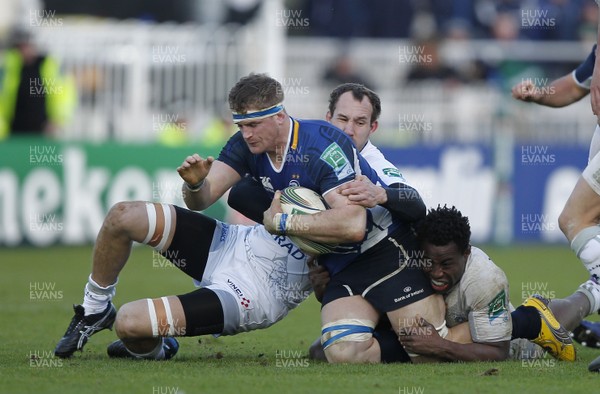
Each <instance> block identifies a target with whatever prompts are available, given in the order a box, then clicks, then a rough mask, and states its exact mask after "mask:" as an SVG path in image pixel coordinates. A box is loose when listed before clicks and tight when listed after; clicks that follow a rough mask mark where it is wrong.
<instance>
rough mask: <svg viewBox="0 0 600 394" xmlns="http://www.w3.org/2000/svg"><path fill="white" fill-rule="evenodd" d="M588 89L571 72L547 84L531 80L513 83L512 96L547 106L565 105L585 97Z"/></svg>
mask: <svg viewBox="0 0 600 394" xmlns="http://www.w3.org/2000/svg"><path fill="white" fill-rule="evenodd" d="M588 93H589V91H588V90H587V89H584V88H582V87H581V86H579V85H578V84H577V83H576V82H575V79H574V78H573V76H572V75H571V74H567V75H565V76H562V77H560V78H558V79H556V80H554V81H552V82H551V83H550V84H549V85H547V86H535V84H534V83H533V82H532V81H531V80H527V81H524V82H521V83H519V84H517V85H515V86H514V87H513V88H512V96H513V97H514V98H515V99H517V100H521V101H529V102H533V103H537V104H540V105H545V106H547V107H555V108H558V107H565V106H567V105H570V104H573V103H574V102H576V101H579V100H581V99H582V98H583V97H585V96H586V95H587V94H588Z"/></svg>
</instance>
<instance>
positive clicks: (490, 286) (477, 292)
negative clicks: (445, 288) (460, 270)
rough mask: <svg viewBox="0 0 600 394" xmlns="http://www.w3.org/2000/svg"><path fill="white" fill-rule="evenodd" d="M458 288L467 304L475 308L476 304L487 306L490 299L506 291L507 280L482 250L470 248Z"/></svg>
mask: <svg viewBox="0 0 600 394" xmlns="http://www.w3.org/2000/svg"><path fill="white" fill-rule="evenodd" d="M460 286H461V288H462V289H463V291H464V293H465V296H466V297H467V299H468V302H469V303H470V304H472V306H473V307H476V306H477V305H478V304H486V305H487V303H488V302H489V301H490V300H491V299H493V298H494V297H496V296H497V295H498V294H499V293H501V292H502V291H505V290H506V289H508V279H507V277H506V274H505V273H504V271H503V270H502V269H501V268H500V267H498V266H497V265H496V264H494V262H493V261H492V259H490V257H489V256H488V255H487V254H486V253H485V252H484V251H483V250H481V249H479V248H476V247H474V246H472V247H471V254H470V255H469V258H468V259H467V263H466V266H465V272H464V274H463V277H462V278H461V281H460Z"/></svg>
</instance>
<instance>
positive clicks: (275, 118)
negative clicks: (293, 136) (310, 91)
mask: <svg viewBox="0 0 600 394" xmlns="http://www.w3.org/2000/svg"><path fill="white" fill-rule="evenodd" d="M229 108H231V111H232V112H233V121H234V123H236V124H237V125H238V127H239V129H240V131H241V133H242V136H243V137H244V140H245V141H246V143H247V144H248V148H249V149H250V151H251V152H252V153H255V154H257V153H263V152H265V151H271V150H272V149H274V148H276V147H277V145H278V144H279V142H280V140H281V138H282V136H283V134H282V133H285V136H283V137H285V138H287V131H288V130H287V126H288V123H287V122H289V118H288V116H287V114H286V113H285V110H284V108H283V89H282V87H281V84H280V83H279V82H277V81H276V80H275V79H273V78H271V77H269V76H268V75H266V74H250V75H248V76H245V77H243V78H242V79H240V80H239V81H238V82H237V83H236V84H235V86H234V87H233V88H231V90H230V91H229ZM284 142H285V141H284Z"/></svg>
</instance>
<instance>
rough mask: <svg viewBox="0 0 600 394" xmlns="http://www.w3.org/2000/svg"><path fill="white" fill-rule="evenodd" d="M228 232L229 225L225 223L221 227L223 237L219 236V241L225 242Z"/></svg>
mask: <svg viewBox="0 0 600 394" xmlns="http://www.w3.org/2000/svg"><path fill="white" fill-rule="evenodd" d="M228 233H229V225H228V224H224V223H223V227H222V228H221V238H219V242H224V241H225V240H226V239H227V234H228Z"/></svg>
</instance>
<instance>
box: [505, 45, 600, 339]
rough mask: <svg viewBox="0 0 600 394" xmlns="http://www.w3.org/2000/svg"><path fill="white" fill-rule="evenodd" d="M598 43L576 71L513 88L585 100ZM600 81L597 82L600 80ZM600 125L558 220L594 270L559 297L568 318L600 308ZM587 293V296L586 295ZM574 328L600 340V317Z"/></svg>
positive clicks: (557, 99)
mask: <svg viewBox="0 0 600 394" xmlns="http://www.w3.org/2000/svg"><path fill="white" fill-rule="evenodd" d="M596 50H597V44H596V45H594V47H593V48H592V50H591V52H590V53H589V55H588V57H587V58H586V59H585V60H584V61H583V62H582V63H581V64H580V65H579V66H578V67H577V68H576V69H575V70H573V71H572V72H571V73H569V74H567V75H564V76H562V77H561V78H558V79H556V80H554V81H552V82H551V83H549V84H548V85H547V86H544V87H538V86H535V85H534V84H533V82H532V81H530V80H527V81H524V82H522V83H520V84H517V85H515V86H514V87H513V89H512V94H513V97H514V98H516V99H518V100H522V101H530V102H534V103H537V104H540V105H544V106H549V107H564V106H567V105H570V104H572V103H574V102H577V101H579V100H581V99H582V98H583V97H585V96H587V95H588V94H589V93H590V91H592V92H594V89H593V88H592V86H593V85H594V81H598V80H599V79H600V77H598V76H597V74H598V73H594V70H595V65H596V62H597V61H598V60H597V57H596ZM597 85H598V84H597V83H596V84H595V85H594V86H597ZM595 97H598V95H594V93H592V109H593V112H594V113H595V114H597V115H598V113H597V112H596V110H595V109H594V99H595ZM598 152H600V126H599V125H596V129H595V131H594V134H593V136H592V140H591V142H590V149H589V155H588V165H587V167H586V168H585V169H584V171H583V174H582V175H581V177H580V179H579V180H578V182H577V184H576V185H575V188H574V189H573V192H572V193H571V196H570V197H569V199H568V201H567V203H566V204H565V207H564V208H563V210H562V212H561V214H560V216H559V219H558V222H559V227H560V229H561V231H562V232H563V233H564V234H565V236H566V237H567V239H568V240H569V242H570V243H571V248H572V249H573V251H574V252H575V253H576V255H577V257H578V258H579V259H580V260H581V261H582V263H583V264H584V266H585V267H586V269H587V270H588V271H589V273H590V276H591V279H590V280H588V281H587V282H585V283H584V284H582V285H581V287H580V288H581V291H580V292H575V293H574V294H573V295H572V296H570V297H567V298H566V299H565V300H563V301H561V302H554V307H555V308H560V309H561V310H564V311H565V313H568V312H569V311H571V314H572V317H571V318H570V319H568V320H570V321H577V320H578V317H579V319H580V318H581V317H582V316H581V315H582V314H583V316H585V315H587V313H585V312H581V313H580V312H577V311H585V310H587V303H588V302H590V303H591V306H592V308H593V309H592V310H598V309H600V300H599V298H600V285H599V284H598V282H599V279H600V278H599V277H598V276H599V275H600V227H599V226H598V224H599V222H600V195H599V194H600V177H599V176H598V174H599V173H600V155H599V154H598ZM584 294H585V297H584V296H583V295H584ZM586 297H587V298H586ZM568 328H569V329H574V334H575V335H574V338H575V339H576V340H578V341H579V342H581V343H583V344H588V345H591V346H594V347H596V346H598V345H596V343H598V342H599V341H600V336H599V335H600V327H599V325H598V324H596V323H591V322H587V321H582V324H581V325H580V326H579V327H577V328H574V327H568Z"/></svg>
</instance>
